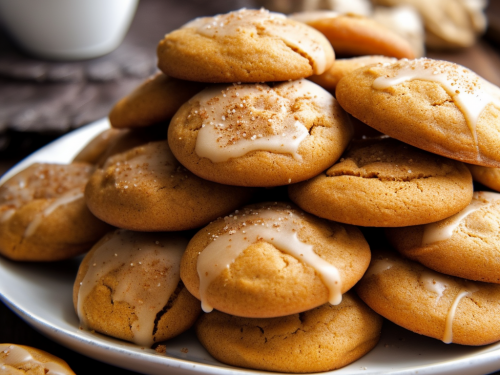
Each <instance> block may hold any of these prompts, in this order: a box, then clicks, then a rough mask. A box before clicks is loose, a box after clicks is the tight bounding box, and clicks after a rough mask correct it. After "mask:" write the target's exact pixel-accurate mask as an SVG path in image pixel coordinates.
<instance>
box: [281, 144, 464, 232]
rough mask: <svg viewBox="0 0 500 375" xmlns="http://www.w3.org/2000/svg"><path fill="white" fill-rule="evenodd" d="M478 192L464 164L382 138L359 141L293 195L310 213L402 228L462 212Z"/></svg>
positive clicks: (296, 187) (293, 188)
mask: <svg viewBox="0 0 500 375" xmlns="http://www.w3.org/2000/svg"><path fill="white" fill-rule="evenodd" d="M472 189H473V186H472V178H471V175H470V172H469V171H468V169H467V167H466V166H465V165H464V164H463V163H460V162H458V161H455V160H451V159H447V158H444V157H441V156H438V155H435V154H431V153H428V152H425V151H422V150H419V149H417V148H414V147H412V146H409V145H407V144H404V143H402V142H399V141H397V140H395V139H391V138H388V137H379V138H373V139H366V140H358V141H353V142H352V144H351V146H350V148H349V150H348V151H347V152H346V153H345V154H344V155H343V157H342V158H341V159H340V160H339V162H338V163H337V164H335V165H333V166H332V167H331V168H329V169H328V170H326V171H325V172H324V173H323V174H321V175H319V176H317V177H315V178H314V179H311V180H308V181H305V182H303V183H299V184H296V185H292V186H290V187H289V194H290V198H291V199H292V200H293V201H294V202H295V203H297V204H298V205H299V206H300V207H301V208H303V209H304V210H306V211H308V212H311V213H313V214H315V215H318V216H320V217H324V218H327V219H330V220H335V221H339V222H342V223H347V224H354V225H362V226H372V227H402V226H408V225H418V224H426V223H431V222H435V221H438V220H441V219H444V218H446V217H449V216H451V215H453V214H455V213H457V212H458V211H460V210H462V209H463V208H464V207H465V206H467V205H468V204H469V202H470V200H471V198H472ZM417 223H418V224H417Z"/></svg>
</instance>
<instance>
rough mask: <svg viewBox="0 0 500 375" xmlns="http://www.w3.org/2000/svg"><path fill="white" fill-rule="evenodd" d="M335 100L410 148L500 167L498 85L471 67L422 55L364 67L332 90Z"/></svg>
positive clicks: (499, 95) (345, 78)
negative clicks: (407, 144)
mask: <svg viewBox="0 0 500 375" xmlns="http://www.w3.org/2000/svg"><path fill="white" fill-rule="evenodd" d="M336 97H337V100H338V101H339V103H340V105H341V106H342V107H343V108H344V109H345V110H346V111H347V112H349V113H350V114H352V115H353V116H354V117H357V118H358V119H360V120H361V121H363V122H365V123H366V124H368V125H370V126H372V127H374V128H375V129H377V130H379V131H381V132H383V133H384V134H387V135H389V136H391V137H394V138H396V139H399V140H401V141H403V142H405V143H409V144H411V145H413V146H415V147H418V148H422V149H424V150H427V151H430V152H433V153H436V154H439V155H443V156H446V157H449V158H452V159H456V160H460V161H463V162H467V163H470V164H477V165H483V166H490V167H498V166H500V136H499V131H498V129H499V127H500V122H499V119H500V89H499V88H498V87H496V86H494V85H492V84H491V83H489V82H487V81H486V80H484V79H483V78H481V77H479V76H478V75H476V74H475V73H473V72H471V71H470V70H468V69H466V68H464V67H462V66H460V65H457V64H454V63H451V62H446V61H438V60H431V59H427V58H423V59H417V60H410V61H407V60H401V61H398V62H396V63H394V64H392V65H387V66H384V65H378V66H370V67H365V68H362V69H359V70H356V71H354V72H353V73H351V74H348V75H346V76H345V77H344V78H342V79H341V80H340V82H339V83H338V85H337V89H336Z"/></svg>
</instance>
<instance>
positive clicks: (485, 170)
mask: <svg viewBox="0 0 500 375" xmlns="http://www.w3.org/2000/svg"><path fill="white" fill-rule="evenodd" d="M467 168H469V171H470V173H471V175H472V179H473V180H474V181H477V182H480V183H481V184H483V185H484V186H487V187H489V188H490V189H493V190H496V191H500V168H489V167H481V166H480V165H473V164H467Z"/></svg>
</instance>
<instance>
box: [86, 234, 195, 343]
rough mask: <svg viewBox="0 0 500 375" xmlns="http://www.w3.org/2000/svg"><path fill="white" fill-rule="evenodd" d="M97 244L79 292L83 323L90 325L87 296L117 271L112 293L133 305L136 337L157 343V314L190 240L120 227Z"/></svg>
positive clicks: (173, 284)
mask: <svg viewBox="0 0 500 375" xmlns="http://www.w3.org/2000/svg"><path fill="white" fill-rule="evenodd" d="M97 246H99V247H98V249H97V250H96V251H95V253H94V254H93V256H92V258H91V259H90V260H89V268H88V271H87V273H86V274H85V276H84V278H83V280H82V282H81V283H80V290H79V292H78V306H77V311H78V316H79V318H80V323H81V324H82V326H83V327H84V328H89V323H88V321H87V318H86V315H85V313H84V304H85V300H86V298H87V296H88V295H89V294H90V292H91V291H92V290H93V289H94V288H95V287H96V286H98V285H99V282H100V281H101V280H102V278H103V277H105V276H106V275H107V274H109V273H111V272H114V273H115V277H116V279H117V287H116V289H115V290H114V291H113V294H112V298H113V301H114V302H120V301H123V302H126V303H128V304H130V306H133V307H134V314H135V316H136V317H137V320H135V321H134V322H132V323H131V330H132V333H133V334H134V337H133V341H134V343H136V344H138V345H143V346H146V347H150V346H151V345H152V344H153V343H154V337H153V329H154V324H155V318H156V315H157V314H158V313H159V312H160V311H161V310H162V309H163V308H164V306H166V304H167V302H168V300H169V298H170V296H171V294H172V293H173V292H174V291H175V288H176V287H177V284H178V283H179V280H180V276H179V267H180V266H179V264H180V260H181V257H182V254H183V252H184V250H185V249H186V246H187V240H185V239H183V238H180V237H174V236H169V235H166V234H159V233H157V234H149V233H148V234H146V233H139V232H129V231H126V230H117V231H116V232H114V233H112V234H111V235H108V236H107V237H106V238H105V239H103V240H102V241H101V242H100V243H99V244H98V245H97ZM90 328H91V327H90Z"/></svg>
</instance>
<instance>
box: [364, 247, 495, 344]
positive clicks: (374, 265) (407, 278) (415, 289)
mask: <svg viewBox="0 0 500 375" xmlns="http://www.w3.org/2000/svg"><path fill="white" fill-rule="evenodd" d="M356 292H357V293H358V295H359V296H360V297H361V299H362V300H363V301H364V302H365V303H366V304H367V305H368V306H370V307H371V308H372V309H373V310H375V311H376V312H377V313H379V314H380V315H382V316H383V317H385V318H387V319H388V320H390V321H392V322H394V323H396V324H398V325H400V326H402V327H404V328H406V329H408V330H410V331H413V332H416V333H419V334H421V335H425V336H429V337H433V338H435V339H438V340H442V341H443V342H445V343H455V344H462V345H486V344H489V343H492V342H495V341H498V340H500V322H499V321H498V314H500V304H499V303H498V300H499V298H500V285H498V284H488V283H481V282H471V281H467V280H464V279H460V278H457V277H452V276H446V275H444V274H441V273H437V272H434V271H432V270H430V269H429V268H426V267H424V266H422V265H420V264H418V263H416V262H412V261H410V260H405V259H403V258H401V257H400V256H399V254H397V253H395V252H389V251H381V252H374V255H373V260H372V262H371V264H370V268H369V269H368V271H367V272H366V274H365V276H364V277H363V279H361V281H360V282H359V283H358V284H357V285H356Z"/></svg>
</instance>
